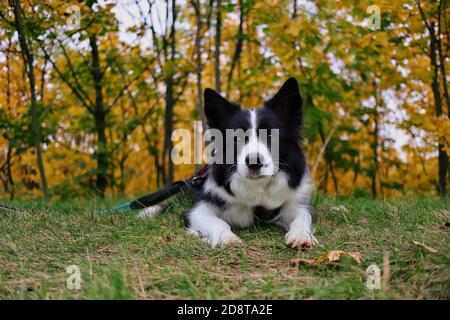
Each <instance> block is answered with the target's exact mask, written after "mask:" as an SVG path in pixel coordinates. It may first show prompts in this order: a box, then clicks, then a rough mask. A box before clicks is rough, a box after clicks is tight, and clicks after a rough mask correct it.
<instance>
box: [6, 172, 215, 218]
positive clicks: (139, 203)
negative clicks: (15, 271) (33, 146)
mask: <svg viewBox="0 0 450 320" xmlns="http://www.w3.org/2000/svg"><path fill="white" fill-rule="evenodd" d="M207 171H208V165H204V166H203V168H202V169H201V170H200V171H199V172H197V173H196V174H195V175H193V176H192V177H190V178H189V179H186V180H179V181H175V182H173V183H171V184H170V185H169V186H168V187H167V188H165V189H162V190H159V191H156V192H154V193H151V194H148V195H145V196H143V197H140V198H138V199H136V200H133V201H128V202H125V203H121V204H119V205H118V206H115V207H113V208H106V209H102V210H98V211H95V212H94V216H97V217H100V216H109V215H112V214H114V213H119V214H127V213H129V212H131V211H132V210H136V209H144V208H148V207H151V206H154V205H156V204H158V203H161V202H162V201H164V200H166V199H168V198H170V197H172V196H174V195H176V194H177V193H179V192H181V191H189V190H192V189H198V188H200V187H201V186H202V185H203V182H204V181H205V180H206V177H207ZM0 210H3V211H10V212H18V211H21V210H22V209H19V208H14V207H10V206H6V205H3V204H0Z"/></svg>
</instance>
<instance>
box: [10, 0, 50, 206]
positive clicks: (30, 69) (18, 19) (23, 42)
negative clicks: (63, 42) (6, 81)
mask: <svg viewBox="0 0 450 320" xmlns="http://www.w3.org/2000/svg"><path fill="white" fill-rule="evenodd" d="M13 7H14V17H15V25H16V28H17V32H18V35H19V42H20V47H21V49H22V54H23V58H24V62H25V64H26V73H27V76H28V80H29V83H30V95H31V131H32V133H33V144H34V148H35V152H36V158H37V165H38V168H39V174H40V176H41V183H42V191H43V194H44V198H48V187H47V177H46V175H45V168H44V162H43V160H42V149H41V124H40V120H39V112H38V110H37V108H38V105H37V98H36V82H35V76H34V66H33V63H34V55H33V54H32V52H31V48H29V47H28V43H27V35H26V30H25V28H26V27H25V26H24V24H23V21H22V13H21V7H20V0H14V2H13Z"/></svg>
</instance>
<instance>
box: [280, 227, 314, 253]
mask: <svg viewBox="0 0 450 320" xmlns="http://www.w3.org/2000/svg"><path fill="white" fill-rule="evenodd" d="M318 243H319V242H318V241H317V239H316V238H315V237H314V236H313V235H312V234H308V233H298V232H296V231H289V232H288V233H286V236H285V237H284V244H285V245H286V246H288V247H289V248H292V249H296V250H299V249H300V250H301V249H309V248H311V247H312V246H313V245H316V244H318Z"/></svg>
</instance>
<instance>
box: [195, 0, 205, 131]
mask: <svg viewBox="0 0 450 320" xmlns="http://www.w3.org/2000/svg"><path fill="white" fill-rule="evenodd" d="M192 3H193V6H194V9H195V20H196V23H197V30H196V33H195V56H196V59H195V65H196V67H195V72H196V76H197V109H198V112H199V113H200V119H201V120H202V125H203V128H205V125H206V116H205V110H204V109H203V98H202V91H203V89H202V50H201V35H202V33H201V32H202V25H203V23H202V12H201V6H200V1H199V0H194V1H193V2H192Z"/></svg>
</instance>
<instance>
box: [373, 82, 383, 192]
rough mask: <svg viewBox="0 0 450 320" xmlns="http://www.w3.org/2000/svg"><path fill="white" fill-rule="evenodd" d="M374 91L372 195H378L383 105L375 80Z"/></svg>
mask: <svg viewBox="0 0 450 320" xmlns="http://www.w3.org/2000/svg"><path fill="white" fill-rule="evenodd" d="M373 92H374V96H375V109H374V111H373V117H374V119H373V123H374V128H373V143H372V152H373V163H372V177H371V180H372V186H371V189H372V197H373V198H376V197H377V176H378V167H379V160H378V144H379V141H378V139H379V114H378V107H379V106H380V105H381V99H380V96H379V92H378V89H377V84H376V82H375V81H374V82H373Z"/></svg>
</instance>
